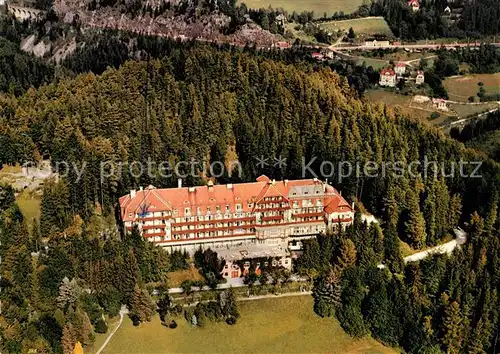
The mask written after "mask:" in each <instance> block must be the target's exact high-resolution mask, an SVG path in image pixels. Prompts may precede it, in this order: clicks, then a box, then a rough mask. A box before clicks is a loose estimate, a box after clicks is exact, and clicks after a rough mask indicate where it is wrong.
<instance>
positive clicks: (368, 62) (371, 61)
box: [356, 58, 389, 70]
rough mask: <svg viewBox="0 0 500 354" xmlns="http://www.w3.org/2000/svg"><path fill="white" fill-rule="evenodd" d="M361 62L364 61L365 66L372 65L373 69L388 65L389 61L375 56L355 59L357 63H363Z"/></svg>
mask: <svg viewBox="0 0 500 354" xmlns="http://www.w3.org/2000/svg"><path fill="white" fill-rule="evenodd" d="M363 63H365V65H366V66H371V67H373V68H374V69H375V70H377V69H382V68H385V67H387V66H389V61H386V60H381V59H377V58H360V59H359V60H357V61H356V64H357V65H363Z"/></svg>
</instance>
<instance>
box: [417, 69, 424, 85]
mask: <svg viewBox="0 0 500 354" xmlns="http://www.w3.org/2000/svg"><path fill="white" fill-rule="evenodd" d="M424 82H425V75H424V72H423V71H422V70H419V71H417V76H416V77H415V83H416V84H417V85H422V84H423V83H424Z"/></svg>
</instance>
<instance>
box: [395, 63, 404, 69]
mask: <svg viewBox="0 0 500 354" xmlns="http://www.w3.org/2000/svg"><path fill="white" fill-rule="evenodd" d="M396 66H397V67H399V68H401V67H405V66H406V64H405V63H401V62H398V63H396Z"/></svg>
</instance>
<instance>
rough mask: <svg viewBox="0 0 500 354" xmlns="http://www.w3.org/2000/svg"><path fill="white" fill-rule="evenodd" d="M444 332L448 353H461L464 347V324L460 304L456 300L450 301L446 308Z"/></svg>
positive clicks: (444, 342)
mask: <svg viewBox="0 0 500 354" xmlns="http://www.w3.org/2000/svg"><path fill="white" fill-rule="evenodd" d="M442 332H443V337H442V343H443V345H444V346H445V348H446V353H448V354H456V353H459V352H460V348H461V347H462V339H463V337H462V335H463V333H462V332H463V326H462V314H461V311H460V305H459V304H458V302H456V301H453V302H451V303H449V304H448V305H446V307H445V309H444V317H443V324H442Z"/></svg>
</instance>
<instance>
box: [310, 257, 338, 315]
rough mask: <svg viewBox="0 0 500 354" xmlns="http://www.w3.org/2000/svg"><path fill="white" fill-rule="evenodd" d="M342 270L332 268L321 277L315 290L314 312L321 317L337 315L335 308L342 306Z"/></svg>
mask: <svg viewBox="0 0 500 354" xmlns="http://www.w3.org/2000/svg"><path fill="white" fill-rule="evenodd" d="M339 273H340V268H338V267H330V269H328V270H327V271H326V272H325V273H324V274H323V276H322V277H320V278H319V279H318V280H317V281H316V283H315V285H314V290H313V297H314V312H316V314H318V315H319V316H321V317H330V316H333V315H334V314H335V308H337V307H338V306H339V305H340V295H341V289H340V274H339Z"/></svg>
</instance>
